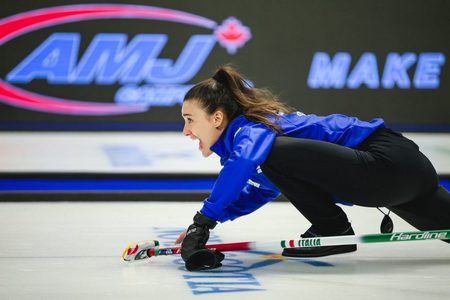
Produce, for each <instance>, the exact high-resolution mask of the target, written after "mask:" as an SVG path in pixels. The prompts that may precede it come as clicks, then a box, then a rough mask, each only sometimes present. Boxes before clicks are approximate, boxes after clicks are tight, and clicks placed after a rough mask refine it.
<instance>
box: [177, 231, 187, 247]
mask: <svg viewBox="0 0 450 300" xmlns="http://www.w3.org/2000/svg"><path fill="white" fill-rule="evenodd" d="M186 233H187V230H185V231H183V232H182V233H181V234H180V236H179V237H178V238H177V239H176V240H175V245H178V244H181V242H182V241H183V240H184V238H185V237H186Z"/></svg>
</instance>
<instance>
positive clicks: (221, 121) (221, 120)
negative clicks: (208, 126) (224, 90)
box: [213, 110, 225, 129]
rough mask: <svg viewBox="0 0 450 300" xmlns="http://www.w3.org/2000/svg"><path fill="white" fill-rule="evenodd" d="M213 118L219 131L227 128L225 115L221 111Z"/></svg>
mask: <svg viewBox="0 0 450 300" xmlns="http://www.w3.org/2000/svg"><path fill="white" fill-rule="evenodd" d="M213 118H214V120H213V122H214V126H215V127H216V128H217V129H222V128H223V127H225V126H224V125H225V114H224V113H223V112H222V111H221V110H217V111H216V112H215V113H214V116H213Z"/></svg>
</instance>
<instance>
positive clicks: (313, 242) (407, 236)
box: [148, 229, 450, 256]
mask: <svg viewBox="0 0 450 300" xmlns="http://www.w3.org/2000/svg"><path fill="white" fill-rule="evenodd" d="M446 239H450V229H446V230H427V231H410V232H395V233H382V234H362V235H342V236H328V237H314V238H303V239H297V240H278V241H266V242H239V243H225V244H211V245H206V248H208V249H213V250H218V251H223V252H225V251H249V250H255V251H262V250H269V251H270V250H271V251H279V250H282V249H284V248H294V247H322V246H341V245H349V244H371V243H393V242H412V241H426V240H446ZM180 253H181V248H180V247H173V248H162V249H150V250H148V255H149V256H157V255H173V254H180Z"/></svg>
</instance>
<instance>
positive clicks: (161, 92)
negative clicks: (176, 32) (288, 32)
mask: <svg viewBox="0 0 450 300" xmlns="http://www.w3.org/2000/svg"><path fill="white" fill-rule="evenodd" d="M96 19H146V20H158V21H167V22H175V23H181V24H188V25H194V26H198V27H202V28H207V29H210V30H212V33H211V34H197V35H193V36H191V37H190V38H189V40H188V42H187V44H186V45H185V47H184V49H183V50H182V51H181V53H180V54H179V56H178V58H177V59H176V61H174V60H172V59H166V58H161V57H159V55H160V53H161V51H162V50H163V48H164V47H165V45H166V43H167V41H168V36H167V35H166V34H162V33H161V34H160V33H158V34H145V33H142V34H138V35H136V36H135V37H134V38H133V39H132V40H131V41H128V35H127V34H125V33H98V34H97V35H95V37H94V38H93V39H92V41H91V42H90V44H89V46H88V47H87V49H86V51H85V52H84V53H82V54H81V55H80V54H79V47H80V38H81V34H80V33H78V32H75V33H74V32H55V33H53V34H51V35H50V36H49V37H48V38H47V39H46V40H45V41H43V42H42V43H41V44H40V45H39V46H38V47H36V48H35V49H34V50H33V51H32V52H31V53H30V54H29V55H28V56H27V57H25V58H24V59H23V60H22V61H21V62H20V63H19V64H17V65H16V66H15V67H14V68H13V69H12V70H11V71H10V72H9V73H8V74H7V75H6V81H3V80H0V101H1V102H3V103H6V104H9V105H13V106H16V107H21V108H26V109H31V110H37V111H43V112H50V113H59V114H73V115H113V114H129V113H137V112H144V111H146V110H148V109H149V107H151V106H171V105H174V104H177V103H181V101H182V99H183V96H184V94H185V93H186V91H187V90H188V89H189V88H190V87H191V85H187V84H185V83H186V82H188V81H189V80H191V79H192V78H193V77H194V76H195V75H196V74H197V72H198V71H199V70H200V68H201V67H202V65H203V64H204V62H205V60H206V58H207V57H208V56H209V54H210V53H211V51H212V49H213V47H214V45H215V43H216V42H218V43H219V44H220V45H221V46H222V47H224V48H225V49H226V50H227V52H228V53H229V54H235V53H236V52H237V50H238V49H239V48H241V47H242V46H244V45H245V43H246V42H247V41H248V40H249V39H250V38H251V32H250V29H249V28H248V27H246V26H243V25H242V24H241V22H240V21H239V20H237V19H236V18H234V17H230V18H228V19H226V20H225V21H224V22H223V24H221V25H218V24H217V23H216V22H215V21H213V20H210V19H207V18H204V17H201V16H197V15H193V14H189V13H185V12H182V11H177V10H172V9H164V8H158V7H151V6H138V5H122V4H105V5H97V4H92V5H69V6H60V7H53V8H46V9H39V10H34V11H30V12H26V13H22V14H18V15H15V16H11V17H8V18H5V19H3V20H0V46H1V45H3V44H5V43H6V42H7V41H10V40H12V39H14V38H16V37H18V36H20V35H23V34H25V33H27V32H31V31H35V30H38V29H41V28H46V27H50V26H55V25H59V24H64V23H71V22H77V21H85V20H96ZM77 57H80V59H79V60H78V61H77ZM34 79H43V80H46V81H47V82H48V83H49V84H59V85H80V86H81V85H88V84H95V85H113V84H120V85H121V88H120V89H119V90H118V91H117V92H116V95H115V99H114V100H115V102H116V103H103V102H95V100H94V101H75V100H73V99H61V98H55V97H49V96H46V95H40V94H36V93H32V92H28V91H25V90H23V89H20V88H18V87H16V86H13V85H12V84H28V83H30V82H31V81H33V80H34ZM140 84H143V85H140Z"/></svg>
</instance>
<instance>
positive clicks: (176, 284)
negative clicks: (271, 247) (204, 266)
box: [0, 202, 450, 300]
mask: <svg viewBox="0 0 450 300" xmlns="http://www.w3.org/2000/svg"><path fill="white" fill-rule="evenodd" d="M200 204H201V203H200V202H199V203H176V202H165V203H163V202H140V203H139V202H133V203H123V202H121V203H86V202H76V203H65V202H61V203H1V204H0V241H1V247H0V299H97V300H98V299H212V298H213V299H276V298H277V297H278V298H285V299H302V300H303V299H315V300H320V299H345V300H349V299H375V300H380V299H408V300H413V299H430V300H431V299H442V300H443V299H450V245H449V244H447V243H444V242H441V241H419V242H399V243H384V244H362V245H359V246H358V251H357V252H354V253H349V254H344V255H336V256H330V257H328V258H319V259H309V260H308V259H304V260H289V259H282V258H281V257H280V256H279V255H277V254H279V252H278V253H277V252H276V251H275V252H274V253H273V254H274V255H272V256H270V255H268V254H269V253H248V252H232V253H230V252H227V253H226V256H227V258H226V259H225V261H224V266H223V267H222V268H221V269H218V270H216V271H215V272H188V271H186V270H185V269H184V267H183V264H182V262H181V261H180V258H179V257H177V256H170V257H154V258H151V259H149V260H148V261H147V262H144V263H134V264H129V263H126V262H124V261H122V260H121V254H122V251H123V250H124V248H125V247H126V246H127V245H128V244H129V243H131V242H134V241H138V240H143V239H159V240H160V241H161V242H163V243H164V245H165V246H168V245H169V244H170V243H171V242H172V241H173V240H174V239H175V238H176V236H177V234H178V233H179V232H180V231H181V230H183V229H184V228H185V227H186V226H187V225H189V223H190V221H191V219H192V216H193V214H194V213H195V211H196V210H198V209H199V208H200ZM344 209H345V210H346V212H347V213H348V215H349V218H350V219H351V221H352V224H353V227H354V229H355V231H356V233H357V234H368V233H378V230H379V228H378V227H379V224H380V221H381V219H382V215H381V214H380V213H379V212H378V211H377V210H376V209H369V208H361V207H344ZM393 219H394V224H395V231H410V230H415V229H414V228H412V227H411V226H409V225H408V224H406V223H405V222H404V221H402V220H401V219H399V218H397V217H396V216H393ZM308 226H309V224H308V222H307V221H306V220H305V219H304V218H303V217H302V216H301V215H300V214H299V213H298V212H297V211H296V210H295V209H294V208H293V207H292V206H291V205H290V204H289V203H286V202H281V203H280V202H274V203H270V204H268V205H266V206H265V207H263V208H261V209H260V210H259V211H257V212H255V213H253V214H251V215H249V216H246V217H242V218H240V219H237V220H235V221H233V222H226V223H224V224H219V225H218V226H217V227H216V229H215V230H214V231H213V232H212V236H211V239H212V240H214V241H220V242H238V241H267V240H278V239H284V238H297V237H298V235H299V234H300V233H302V232H303V231H304V230H306V229H307V228H308Z"/></svg>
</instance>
